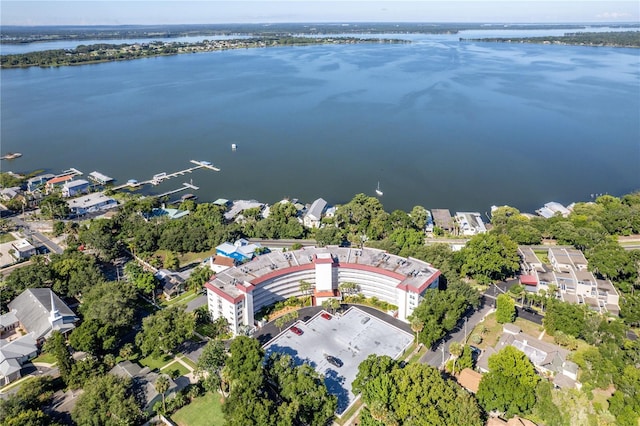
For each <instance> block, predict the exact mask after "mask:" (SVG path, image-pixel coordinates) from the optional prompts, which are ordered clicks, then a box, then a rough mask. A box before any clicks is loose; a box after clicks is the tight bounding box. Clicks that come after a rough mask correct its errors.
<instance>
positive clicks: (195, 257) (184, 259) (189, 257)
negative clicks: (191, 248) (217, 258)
mask: <svg viewBox="0 0 640 426" xmlns="http://www.w3.org/2000/svg"><path fill="white" fill-rule="evenodd" d="M214 254H216V249H215V248H212V249H211V250H208V251H203V252H202V253H191V252H190V253H185V254H183V255H181V256H178V261H179V262H180V266H186V265H191V264H192V263H195V262H202V261H203V260H205V259H206V258H208V257H211V256H212V255H214Z"/></svg>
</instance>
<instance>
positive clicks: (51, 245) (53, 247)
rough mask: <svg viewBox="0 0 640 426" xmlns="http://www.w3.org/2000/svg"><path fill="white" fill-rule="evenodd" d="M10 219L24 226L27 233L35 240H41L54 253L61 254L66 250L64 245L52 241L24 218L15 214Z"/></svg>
mask: <svg viewBox="0 0 640 426" xmlns="http://www.w3.org/2000/svg"><path fill="white" fill-rule="evenodd" d="M10 219H11V220H12V221H13V222H14V223H15V224H16V225H17V226H19V227H21V228H23V229H24V230H25V234H26V235H27V236H30V237H31V238H32V239H33V240H34V242H36V241H38V242H40V243H41V244H42V245H44V246H45V247H46V248H47V249H49V251H51V252H53V253H57V254H61V253H62V252H64V250H63V248H62V247H60V246H59V245H57V244H56V243H54V242H53V241H51V240H50V239H49V238H47V237H46V236H45V235H43V234H41V233H40V232H39V231H37V230H34V229H32V228H31V226H30V225H29V222H25V221H24V220H22V219H21V218H19V217H18V216H13V217H11V218H10Z"/></svg>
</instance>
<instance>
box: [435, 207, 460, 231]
mask: <svg viewBox="0 0 640 426" xmlns="http://www.w3.org/2000/svg"><path fill="white" fill-rule="evenodd" d="M431 213H432V215H433V221H434V222H435V226H437V227H438V228H440V229H442V230H443V231H446V232H452V231H453V230H454V229H455V228H454V225H453V218H452V217H451V212H449V209H433V210H431Z"/></svg>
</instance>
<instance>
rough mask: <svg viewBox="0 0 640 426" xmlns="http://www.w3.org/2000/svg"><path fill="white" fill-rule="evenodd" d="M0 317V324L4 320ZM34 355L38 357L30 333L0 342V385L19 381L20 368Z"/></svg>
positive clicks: (36, 347) (36, 346)
mask: <svg viewBox="0 0 640 426" xmlns="http://www.w3.org/2000/svg"><path fill="white" fill-rule="evenodd" d="M5 315H6V314H5ZM5 315H2V317H5ZM2 317H0V322H3V321H4V320H5V318H2ZM3 328H4V324H3ZM36 355H38V345H37V344H36V340H35V339H34V338H33V336H32V334H31V333H29V334H25V335H24V336H20V337H18V338H15V339H13V340H8V339H7V340H4V339H3V340H0V385H1V386H4V385H7V384H9V383H11V382H12V381H14V380H17V379H19V378H20V377H21V371H22V366H23V365H24V364H25V363H27V362H28V361H30V360H32V359H33V358H35V357H36Z"/></svg>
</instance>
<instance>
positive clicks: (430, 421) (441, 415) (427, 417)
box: [361, 364, 484, 426]
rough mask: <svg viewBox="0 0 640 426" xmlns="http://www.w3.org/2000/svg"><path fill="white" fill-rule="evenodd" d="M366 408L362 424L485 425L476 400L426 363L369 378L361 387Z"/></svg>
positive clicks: (370, 425)
mask: <svg viewBox="0 0 640 426" xmlns="http://www.w3.org/2000/svg"><path fill="white" fill-rule="evenodd" d="M362 401H363V402H364V403H365V404H366V408H365V409H364V410H363V411H362V414H361V420H362V422H361V424H362V425H364V426H373V425H376V426H377V425H394V424H395V425H401V424H412V425H420V426H421V425H424V426H427V425H442V426H448V425H469V426H473V425H478V426H479V425H482V424H484V422H483V418H482V413H481V411H480V407H479V406H478V403H477V402H476V400H475V399H474V398H473V397H472V396H471V395H469V393H468V392H467V391H465V390H464V389H462V388H461V387H460V386H458V385H457V384H456V383H454V382H452V381H450V380H445V379H443V378H442V376H441V375H440V373H439V372H438V370H436V369H434V368H432V367H430V366H428V365H425V364H409V365H408V366H406V367H404V368H395V369H392V370H391V371H390V372H388V373H383V374H380V375H378V376H377V377H375V378H373V379H372V380H370V381H368V382H367V383H366V385H365V386H364V388H363V389H362Z"/></svg>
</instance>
